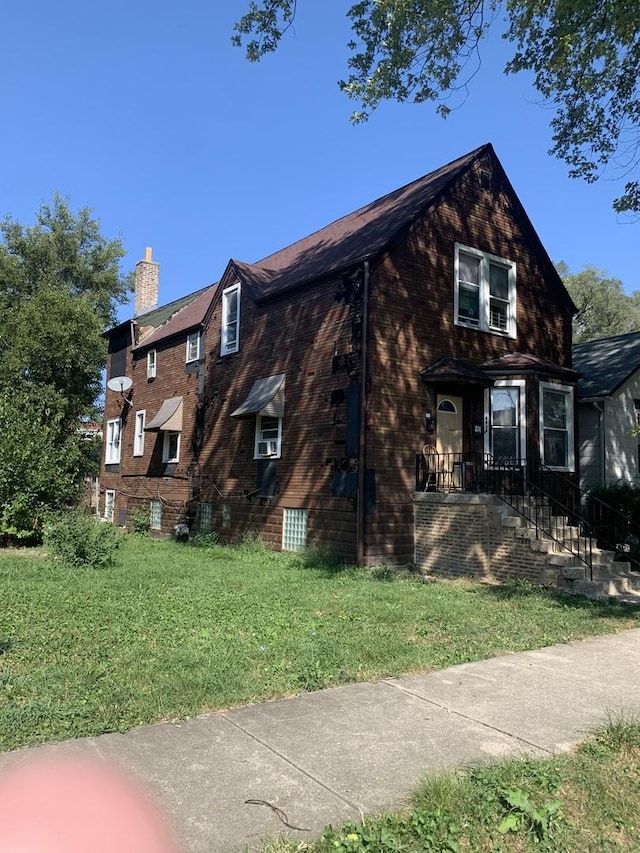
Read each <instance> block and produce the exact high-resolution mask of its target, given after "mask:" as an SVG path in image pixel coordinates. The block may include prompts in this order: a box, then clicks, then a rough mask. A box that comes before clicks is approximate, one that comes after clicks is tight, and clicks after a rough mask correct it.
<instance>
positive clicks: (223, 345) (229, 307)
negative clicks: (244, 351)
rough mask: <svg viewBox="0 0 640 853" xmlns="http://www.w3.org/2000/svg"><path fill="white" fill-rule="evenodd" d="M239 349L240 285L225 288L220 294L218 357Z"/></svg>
mask: <svg viewBox="0 0 640 853" xmlns="http://www.w3.org/2000/svg"><path fill="white" fill-rule="evenodd" d="M239 349H240V283H239V282H237V283H236V284H233V285H232V286H231V287H227V288H226V290H224V291H223V292H222V334H221V339H220V355H228V354H229V353H232V352H238V350H239Z"/></svg>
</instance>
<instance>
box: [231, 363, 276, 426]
mask: <svg viewBox="0 0 640 853" xmlns="http://www.w3.org/2000/svg"><path fill="white" fill-rule="evenodd" d="M286 375H287V374H286V373H277V374H276V375H275V376H267V377H266V378H264V379H256V381H255V382H254V383H253V385H252V386H251V390H250V391H249V394H248V396H247V399H246V400H245V401H244V403H243V404H242V405H241V406H238V408H237V409H236V410H235V412H231V417H232V418H247V417H250V416H251V415H258V414H259V415H268V416H270V417H272V418H282V417H284V380H285V377H286Z"/></svg>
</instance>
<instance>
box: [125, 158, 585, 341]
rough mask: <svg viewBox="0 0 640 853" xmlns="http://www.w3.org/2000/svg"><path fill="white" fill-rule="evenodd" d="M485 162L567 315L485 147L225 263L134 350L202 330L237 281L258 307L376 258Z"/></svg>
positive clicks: (144, 332) (163, 313)
mask: <svg viewBox="0 0 640 853" xmlns="http://www.w3.org/2000/svg"><path fill="white" fill-rule="evenodd" d="M480 160H485V161H486V163H487V165H488V166H489V167H490V168H492V169H494V170H495V172H496V173H497V174H498V176H499V180H500V184H501V186H503V187H504V189H505V190H506V191H507V192H508V193H509V196H510V198H511V200H512V202H513V204H514V208H515V212H516V215H517V216H518V217H519V219H520V221H521V224H522V227H523V228H524V229H525V231H526V233H527V235H528V239H530V240H531V241H532V244H533V245H534V246H535V248H536V250H537V252H538V255H539V257H540V258H541V261H542V263H543V266H544V267H545V269H546V270H547V271H548V274H549V275H550V276H552V277H553V278H555V281H556V284H557V287H558V290H559V294H561V296H562V297H563V299H564V302H565V304H566V306H567V309H568V310H572V309H575V306H574V305H573V303H572V302H571V299H570V296H569V294H568V293H567V291H566V288H565V287H564V285H563V284H562V281H561V280H560V277H559V276H558V274H557V271H556V270H555V268H554V266H553V264H552V263H551V260H550V259H549V257H548V255H547V253H546V251H545V249H544V247H543V246H542V243H541V242H540V238H539V237H538V235H537V234H536V232H535V229H534V228H533V225H532V224H531V222H530V221H529V219H528V217H527V215H526V212H525V211H524V208H523V207H522V204H521V203H520V201H519V199H518V197H517V195H516V194H515V192H514V191H513V188H512V187H511V185H510V183H509V180H508V178H507V177H506V175H505V174H504V170H503V169H502V166H501V164H500V161H499V160H498V158H497V157H496V155H495V152H494V150H493V147H492V146H491V145H490V144H486V145H482V146H480V147H479V148H476V149H475V150H474V151H471V152H469V153H468V154H465V155H464V156H462V157H458V158H457V159H456V160H453V161H452V162H451V163H448V164H446V165H445V166H441V167H440V168H439V169H436V170H435V171H433V172H429V174H427V175H425V176H424V177H422V178H419V179H418V180H416V181H412V182H411V183H409V184H406V185H405V186H404V187H400V189H397V190H394V191H393V192H390V193H388V194H387V195H385V196H382V198H379V199H377V200H376V201H373V202H371V203H370V204H367V205H365V206H364V207H361V208H359V209H358V210H356V211H354V212H353V213H349V214H347V215H346V216H343V217H341V218H340V219H336V220H335V221H334V222H332V223H331V224H330V225H327V226H325V227H324V228H321V229H320V230H319V231H316V232H314V233H313V234H310V235H309V236H308V237H304V238H303V239H301V240H298V241H297V242H295V243H292V244H291V245H290V246H287V247H286V248H284V249H281V250H280V251H278V252H275V253H274V254H272V255H268V256H267V257H266V258H263V259H262V260H261V261H258V262H256V263H253V264H248V263H246V262H244V261H240V260H230V261H229V263H228V264H227V267H226V270H225V272H224V275H223V276H222V278H221V280H220V283H219V284H215V285H211V286H210V287H208V288H205V289H204V290H202V291H198V292H197V293H195V294H191V295H190V296H186V297H183V299H179V300H176V301H175V302H172V303H170V305H168V306H164V307H162V308H157V309H155V310H154V311H150V312H149V313H148V314H145V315H143V316H141V317H140V318H138V319H137V320H136V321H135V322H136V323H137V326H138V328H139V329H140V331H141V334H140V337H139V340H138V341H137V344H136V347H135V348H136V349H138V350H140V349H143V348H146V347H149V346H151V345H153V344H155V343H157V342H158V341H160V340H164V339H166V338H169V337H172V336H174V335H178V334H181V333H184V332H185V331H187V330H189V329H193V328H196V327H198V326H201V325H203V324H204V323H205V321H206V318H207V315H208V313H209V311H210V310H211V309H212V306H213V302H214V299H215V298H216V296H217V294H218V293H219V292H220V290H221V287H226V286H227V285H229V284H232V283H233V282H234V281H237V280H240V281H241V282H242V284H243V286H246V288H247V290H248V292H249V294H250V295H251V296H252V298H253V299H255V300H257V301H260V300H262V299H266V298H268V297H272V296H277V295H279V294H281V293H283V292H285V291H287V290H290V289H292V288H294V287H301V286H304V285H306V284H310V283H311V282H312V281H318V280H320V279H322V278H324V277H326V276H329V275H332V274H335V273H338V272H340V271H346V270H348V269H350V268H353V267H354V266H355V265H356V264H358V263H360V262H362V261H364V260H365V259H367V258H371V257H373V256H376V255H379V254H381V253H382V252H383V251H384V250H386V249H387V247H388V246H389V245H390V244H391V243H392V242H393V241H394V239H396V238H397V237H399V236H400V235H401V234H405V233H407V232H408V231H409V230H410V229H411V227H412V226H414V225H415V223H417V222H419V221H420V220H421V219H422V218H424V217H425V216H426V215H428V213H429V211H430V210H432V209H433V208H434V207H435V205H436V204H438V202H439V201H440V200H441V199H442V198H443V197H444V195H445V193H446V192H448V191H449V190H450V189H451V188H452V187H453V186H454V185H455V183H456V182H457V181H458V180H459V179H460V178H461V177H462V176H463V175H465V174H466V173H467V172H468V171H469V170H470V169H471V168H472V167H473V166H474V164H475V163H476V162H478V161H480Z"/></svg>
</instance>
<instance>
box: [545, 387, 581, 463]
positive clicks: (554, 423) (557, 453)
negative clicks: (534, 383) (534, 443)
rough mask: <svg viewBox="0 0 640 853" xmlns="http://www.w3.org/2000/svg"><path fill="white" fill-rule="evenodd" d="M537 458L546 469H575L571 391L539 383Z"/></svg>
mask: <svg viewBox="0 0 640 853" xmlns="http://www.w3.org/2000/svg"><path fill="white" fill-rule="evenodd" d="M540 458H541V459H542V461H543V463H544V464H545V465H547V466H548V467H549V468H555V469H557V470H559V471H573V470H574V449H573V388H571V387H569V386H567V385H554V384H552V383H550V382H541V383H540Z"/></svg>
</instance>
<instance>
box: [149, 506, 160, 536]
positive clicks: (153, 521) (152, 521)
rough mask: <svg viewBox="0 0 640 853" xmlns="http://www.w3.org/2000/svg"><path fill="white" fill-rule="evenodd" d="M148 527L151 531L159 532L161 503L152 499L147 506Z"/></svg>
mask: <svg viewBox="0 0 640 853" xmlns="http://www.w3.org/2000/svg"><path fill="white" fill-rule="evenodd" d="M149 527H150V528H151V530H160V529H161V527H162V501H161V500H158V498H153V499H152V501H151V503H150V504H149Z"/></svg>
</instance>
